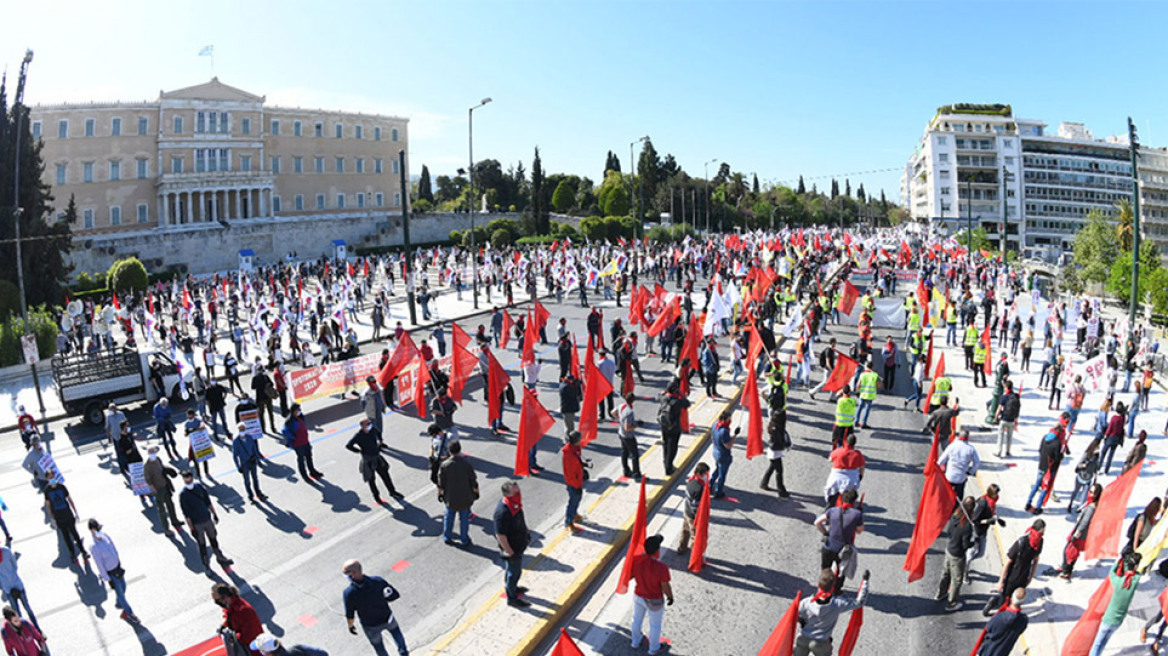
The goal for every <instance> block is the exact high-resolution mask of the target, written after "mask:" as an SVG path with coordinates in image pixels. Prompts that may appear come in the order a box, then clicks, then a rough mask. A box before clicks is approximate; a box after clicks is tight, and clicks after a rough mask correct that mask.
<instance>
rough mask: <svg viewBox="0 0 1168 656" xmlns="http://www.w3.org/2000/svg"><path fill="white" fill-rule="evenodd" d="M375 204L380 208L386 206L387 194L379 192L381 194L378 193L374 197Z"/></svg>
mask: <svg viewBox="0 0 1168 656" xmlns="http://www.w3.org/2000/svg"><path fill="white" fill-rule="evenodd" d="M373 204H374V205H376V206H378V207H381V206H382V205H385V194H383V193H381V192H380V191H379V192H377V193H376V194H375V195H374V196H373Z"/></svg>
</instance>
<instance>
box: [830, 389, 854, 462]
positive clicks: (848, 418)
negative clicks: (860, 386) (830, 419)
mask: <svg viewBox="0 0 1168 656" xmlns="http://www.w3.org/2000/svg"><path fill="white" fill-rule="evenodd" d="M856 407H857V406H856V399H854V398H852V388H851V386H849V385H844V388H843V389H842V390H840V398H839V400H838V401H836V402H835V425H834V426H833V427H832V429H831V448H833V449H835V448H838V447H839V445H840V444H842V443H843V441H844V439H845V438H846V437H847V436H848V435H850V434H851V433H853V432H854V430H853V429H854V428H855V426H856Z"/></svg>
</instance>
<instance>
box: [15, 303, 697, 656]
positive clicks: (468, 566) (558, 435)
mask: <svg viewBox="0 0 1168 656" xmlns="http://www.w3.org/2000/svg"><path fill="white" fill-rule="evenodd" d="M669 287H670V289H671V290H672V289H674V285H673V284H672V283H671V284H670V285H669ZM603 305H604V306H609V307H611V305H612V303H611V302H608V303H604V304H603ZM547 307H548V308H549V310H551V313H552V319H551V321H550V323H549V327H548V332H549V333H550V335H549V336H550V337H554V334H555V330H554V326H555V325H556V322H557V321H558V318H559V317H561V316H563V317H566V318H567V319H568V323H569V327H570V328H571V329H572V330H573V331H575V332H576V333H577V334H579V335H584V334H585V329H584V317H585V316H586V310H585V309H584V308H581V307H579V304H578V303H575V304H573V303H571V302H570V301H569V302H566V303H565V304H564V305H556V304H554V303H550V304H548V306H547ZM626 313H627V310H626V309H623V308H621V309H616V310H607V311H606V314H607V317H606V319H607V320H611V318H613V317H615V316H622V317H623V316H625V314H626ZM480 321H482V319H479V318H476V319H473V320H471V321H468V322H466V324H465V325H464V327H465V328H466V329H467V330H468V332H471V331H473V328H474V326H476V325H477V324H478V323H479V322H480ZM606 334H607V324H606ZM582 342H583V340H581V343H582ZM511 346H512V348H511V349H509V350H508V351H507V353H506V354H505V355H504V356H502V357H500V362H501V363H502V364H503V365H504V366H505V367H507V368H508V369H509V370H510V372H511V373H512V376H513V377H512V381H513V384H515V385H516V391H519V384H520V381H519V377H518V353H517V352H516V351H515V350H514V347H515V343H514V341H512V344H511ZM378 348H379V347H378ZM539 348H540V349H542V357H544V358H546V359H547V365H546V366H545V368H544V369H543V372H542V375H541V384H540V386H539V389H540V392H541V393H542V397H543V401H544V404H545V405H546V406H547V407H548V409H549V410H551V411H552V413H553V416H555V417H556V418H557V419H558V418H559V413H558V409H559V401H558V394H557V393H556V391H555V384H554V383H555V378H556V376H557V374H558V366H557V365H556V354H555V346H554V343H552V344H549V345H547V346H541V347H539ZM365 350H366V351H371V350H373V349H371V348H370V347H369V346H366V347H365ZM642 368H643V371H644V375H645V378H646V382H647V385H645V386H638V388H637V395H638V396H639V397H641V398H646V397H648V396H650V395H655V394H656V393H657V392H659V391H660V390H661V389H662V388H663V387H664V385H665V383H666V382H667V380H668V377H669V373H668V372H667V371H665V370H663V369H662V368H661V367H660V365H659V361H658V360H657V359H656V358H644V359H643V360H642ZM469 390H470V393H469V397H470V398H469V399H468V400H467V402H466V403H465V404H464V405H463V407H462V409H461V410H459V411H458V413H457V414H456V423H457V424H458V425H459V426H460V435H461V438H462V440H463V443H464V450H465V451H466V452H468V453H469V454H470V456H471V458H472V462H473V464H474V466H475V468H476V470H477V471H478V474H479V483H480V487H481V489H482V499H480V500H479V501H478V502H477V503H476V505H475V508H474V510H475V511H476V512H477V513H478V514H479V515H480V516H479V517H476V518H475V519H474V520H473V526H472V539H473V540H474V542H475V544H474V546H473V547H471V548H469V549H461V548H455V547H447V546H445V545H443V543H442V540H441V537H440V533H441V517H442V505H441V504H440V503H439V502H438V501H437V498H436V492H435V491H434V488H433V486H432V485H431V484H430V482H429V471H428V464H427V460H426V455H427V453H428V448H429V441H428V439H427V438H426V437H425V436H424V431H425V428H426V426H427V425H428V423H429V422H428V421H423V420H420V419H418V418H416V417H415V416H414V415H413V413H412V410H411V409H409V408H407V410H406V413H405V414H398V413H394V414H393V415H391V416H387V417H386V421H385V426H386V430H385V433H386V435H385V441H386V443H387V444H388V446H389V448H390V453H391V457H390V458H389V459H390V462H391V467H392V469H391V473H392V476H393V479H394V482H395V483H396V485H397V487H398V489H399V490H400V491H401V492H403V493H404V494H405V495H406V499H405V500H404V501H402V502H398V501H393V500H391V501H390V502H389V503H388V504H386V505H385V506H384V507H383V506H380V505H377V504H375V503H373V501H372V499H371V496H370V493H369V490H368V487H367V486H366V484H365V483H364V482H362V481H361V479H360V475H359V473H358V471H357V463H358V458H357V456H356V455H355V454H352V453H350V452H348V451H346V450H344V445H345V443H346V442H347V441H348V439H349V437H350V436H351V435H352V434H353V433H354V432H355V430H356V429H357V420H358V419H359V417H360V415H361V407H360V403H359V401H356V400H337V399H322V400H320V401H316V402H310V403H308V404H306V406H305V411H306V415H307V417H308V420H309V424H310V427H311V435H312V439H313V440H314V449H315V460H316V466H317V468H318V469H320V470H321V471H322V472H324V473H325V474H326V478H325V479H324V480H322V481H319V482H316V483H308V482H304V481H302V480H300V476H299V474H298V473H297V471H296V465H295V456H294V454H292V453H291V452H290V451H289V450H287V449H285V448H284V447H282V446H281V445H280V444H279V442H278V441H276V440H274V439H272V438H266V439H265V440H263V441H262V442H261V448H262V449H263V451H264V453H265V455H266V456H268V458H269V462H268V463H267V464H265V465H264V466H263V467H262V468H261V474H260V480H261V485H262V486H263V490H264V492H265V493H266V494H267V495H268V496H269V497H270V498H269V500H268V501H267V502H264V503H260V504H254V505H253V504H250V503H248V502H247V500H246V497H244V496H243V494H244V490H243V485H242V481H241V480H240V476H239V474H238V473H236V472H235V471H234V467H233V466H232V464H231V461H230V454H229V451H228V450H226V449H223V448H218V449H217V450H216V451H217V456H216V457H215V458H214V459H213V460H212V461H211V472H212V476H213V478H214V482H212V483H210V484H209V485H208V488H209V491H210V492H211V495H212V497H213V499H214V500H215V503H216V504H217V506H218V509H219V514H220V517H221V522H220V524H219V532H220V543H221V545H222V547H223V549H224V551H225V552H226V554H227V555H228V556H229V557H231V558H233V559H234V560H235V565H234V567H233V568H232V571H230V572H226V573H225V572H223V571H222V570H220V569H219V568H218V567H216V568H215V572H214V573H212V574H207V573H205V572H204V571H203V568H202V566H201V564H200V563H199V559H198V555H197V549H196V547H195V544H194V542H193V540H191V539H190V538H189V537H187V536H186V535H183V536H181V537H175V538H173V539H168V538H167V537H165V536H164V535H163V534H162V533H161V532H159V530H158V528H157V525H156V521H155V519H154V510H153V509H152V508H149V506H148V505H147V504H146V503H145V502H143V501H140V500H138V499H136V498H135V497H134V496H133V495H132V494H131V493H130V491H129V490H128V489H127V487H126V486H125V484H124V483H123V480H122V478H121V476H120V475H119V474H117V473H116V464H114V462H113V461H112V459H111V457H110V452H109V451H108V450H104V449H102V447H101V446H100V444H99V443H98V440H97V439H96V430H94V429H92V428H89V427H84V426H80V425H77V424H76V422H73V423H70V424H69V425H67V426H61V424H60V423H57V424H56V425H54V426H53V429H54V430H55V431H56V439H55V440H53V442H52V447H51V448H52V450H53V452H54V454H55V456H56V458H57V462H58V464H59V466H60V467H61V469H62V471H63V473H64V476H65V479H66V485H67V486H68V487H69V489H70V491H71V492H72V494H73V497H74V499H75V502H76V504H77V509H78V512H79V513H80V516H81V518H82V520H81V527H82V532H83V533H84V522H85V521H86V520H87V519H88V518H90V517H98V518H100V520H101V521H102V523H103V524H104V525H105V529H106V532H107V533H109V534H110V535H111V536H112V538H113V540H114V541H115V543H116V544H117V546H118V547H119V550H120V551H121V555H122V561H123V565H124V567H125V569H126V571H127V578H128V582H129V589H128V592H127V597H128V599H129V601H130V604H131V605H132V606H133V608H134V611H135V612H136V613H137V615H138V616H139V617H140V618H141V620H142V624H141V625H140V626H133V625H130V624H128V623H126V622H123V621H121V620H119V619H118V618H117V615H118V612H119V611H117V610H116V609H114V608H113V601H114V600H113V597H112V594H108V593H109V590H108V589H107V588H105V587H103V586H102V584H101V582H100V580H99V579H98V578H97V577H96V574H95V573H94V572H93V570H91V569H89V568H83V567H81V566H79V565H76V564H71V563H70V562H69V560H68V555H67V553H68V552H67V550H66V548H65V546H64V544H63V543H62V542H61V541H60V540H59V538H58V536H57V533H56V532H55V531H53V530H52V529H51V527H50V526H49V525H48V524H47V522H46V521H45V516H44V513H43V511H42V510H38V507H41V506H42V500H41V498H40V497H39V496H38V495H36V494H35V492H34V489H33V488H32V486H31V484H30V483H29V481H28V476H27V475H26V474H25V473H24V472H23V471H22V470H20V460H21V459H22V458H23V455H24V451H23V448H22V447H21V446H20V442H19V440H18V439H16V436H15V435H14V434H13V433H7V434H5V436H4V439H3V440H2V441H0V472H3V474H4V478H3V480H4V486H3V487H2V488H0V494H2V495H3V496H4V498H5V500H6V501H7V503H8V506H9V508H10V511H9V512H7V513H5V520H6V521H7V523H8V526H9V529H10V530H11V531H12V532H13V534H14V535H15V536H16V538H17V539H16V541H15V542H14V543H13V545H12V548H13V550H14V551H16V552H18V553H19V554H20V559H19V565H20V571H21V574H22V576H23V578H24V581H25V583H26V586H27V587H28V592H29V598H30V600H31V603H32V605H33V609H34V611H36V612H37V615H38V620H40V623H41V626H42V627H43V628H44V630H45V632H46V634H47V635H48V637H49V640H50V645H51V647H52V648H53V650H54V653H58V654H117V655H119V656H120V655H122V654H139V653H141V654H146V655H155V654H165V653H170V652H175V651H178V650H181V649H183V648H186V647H188V646H190V645H193V644H196V643H199V642H202V641H203V640H206V639H207V638H210V637H212V636H213V632H214V630H215V628H216V627H217V626H218V624H219V622H220V611H219V609H218V608H217V607H215V606H214V605H213V603H212V602H211V600H210V596H209V589H210V586H211V583H212V582H213V581H218V580H226V581H229V582H232V583H233V584H235V585H237V586H238V587H239V588H240V589H241V590H243V591H244V596H245V598H246V599H248V601H250V602H251V603H252V604H253V605H254V606H255V607H256V610H257V611H258V612H259V614H260V617H261V619H262V620H263V622H264V624H265V626H267V627H268V628H269V629H270V630H271V631H272V632H273V633H275V634H277V635H285V636H287V637H288V639H289V640H290V641H291V642H303V643H306V644H310V645H313V646H317V647H320V648H324V649H327V650H328V651H329V652H330V653H334V654H360V653H371V649H370V648H369V646H368V644H367V643H366V642H365V640H364V638H363V637H354V636H350V635H349V634H348V632H347V631H346V630H345V622H344V620H343V616H342V612H343V611H342V602H341V592H342V590H343V589H344V587H345V585H346V583H347V582H346V580H345V578H344V577H343V575H342V574H341V572H340V566H341V563H342V562H343V561H344V560H346V559H348V558H354V557H355V558H359V559H360V560H361V561H362V562H363V563H364V565H365V571H366V572H367V573H371V574H377V575H380V576H384V577H386V578H387V579H388V580H390V581H391V582H392V583H393V584H394V585H395V586H396V587H398V588H399V589H400V590H401V592H402V598H401V600H400V601H398V602H396V603H395V604H394V611H395V613H396V615H397V617H398V620H399V622H401V624H402V626H403V629H404V631H405V635H406V638H407V641H408V643H409V644H410V647H411V650H412V651H414V652H415V653H425V646H426V645H429V644H431V643H433V642H434V641H435V640H437V639H438V638H439V637H441V636H442V635H443V634H444V633H446V632H447V631H449V630H450V629H451V628H453V627H454V626H455V625H456V624H457V623H458V622H459V621H460V619H462V618H463V616H464V614H465V613H466V611H467V610H468V609H466V608H464V603H463V600H466V599H469V598H472V597H473V596H474V593H475V592H476V591H482V590H483V589H484V586H499V587H501V578H502V577H501V569H500V568H499V565H498V560H497V559H496V558H495V553H496V549H495V547H494V540H493V538H492V536H491V534H490V519H489V518H490V516H491V514H492V513H493V510H494V507H495V504H496V503H497V501H498V499H499V498H500V492H499V484H500V483H501V482H502V481H503V480H506V479H507V478H508V477H509V476H510V474H511V470H512V463H513V462H514V452H515V447H514V443H515V442H514V433H512V434H511V435H509V436H507V437H506V438H500V437H493V436H491V435H490V433H489V431H487V430H486V428H485V427H486V425H487V419H486V415H487V409H486V404H485V403H484V402H483V396H482V391H481V388H480V384H479V383H478V382H477V381H476V382H474V383H473V384H472V385H471V386H470V388H469ZM700 394H701V390H700V389H698V390H696V391H695V392H694V395H695V398H696V396H697V395H700ZM655 406H656V404H653V405H652V406H650V405H649V404H648V403H645V405H643V406H642V409H641V413H642V416H647V417H649V418H652V417H653V416H654V415H653V414H651V413H652V412H653V411H652V410H650V407H652V408H655ZM228 411H229V413H230V411H231V407H229V409H228ZM517 413H518V406H514V407H508V408H506V411H505V418H504V419H505V423H506V424H507V425H508V426H510V427H511V428H513V429H514V428H516V427H517V422H518V414H517ZM129 418H130V420H131V422H132V423H133V424H134V425H135V427H136V428H140V427H144V426H149V425H150V424H151V423H152V422H150V421H149V418H148V416H147V413H146V411H145V409H137V410H134V411H133V412H131V413H130V415H129ZM63 433H64V434H63ZM563 434H564V429H563V424H562V423H558V424H557V426H556V427H555V428H553V429H552V431H551V432H550V433H549V435H548V437H546V438H545V439H544V440H543V441H542V442H541V445H540V458H539V459H540V462H541V464H543V465H544V466H546V467H547V468H548V469H547V471H546V473H544V474H543V475H541V476H540V477H538V478H533V479H530V480H526V481H524V483H523V485H524V503H525V509H526V512H527V516H528V521H529V524H530V525H531V527H532V529H533V533H534V534H535V535H536V544H535V546H534V547H533V548H538V546H539V539H540V536H542V535H545V534H547V533H549V532H551V531H552V530H553V529H555V528H556V527H558V526H559V524H560V523H561V522H562V514H563V508H564V504H565V502H566V494H565V492H564V488H563V484H562V479H561V476H560V474H559V472H560V462H559V457H558V454H557V453H556V451H557V450H558V448H559V446H560V444H561V443H562V442H561V439H562V436H563ZM142 435H144V436H146V435H149V436H150V438H151V439H150V443H153V442H154V440H153V439H152V438H153V431H152V429H149V430H144V431H143V432H142ZM66 436H68V438H72V439H71V440H70V439H68V438H67V437H66ZM179 441H180V448H182V446H183V445H182V441H183V440H182V438H181V437H180V438H179ZM647 441H648V439H647V438H646V439H645V442H647ZM139 446H140V448H142V450H143V452H144V450H145V446H146V443H145V442H141V443H140V445H139ZM586 455H587V456H588V457H591V458H592V459H593V460H594V461H595V463H596V469H595V470H594V480H593V481H592V482H591V483H589V485H588V490H587V491H586V495H585V500H584V505H585V506H586V505H587V503H588V498H589V497H590V496H592V495H594V494H597V493H599V492H600V491H601V490H603V488H604V486H605V485H606V484H607V483H608V482H609V481H611V479H612V478H615V476H616V475H619V455H620V449H619V446H618V445H617V440H616V435H615V424H605V425H602V427H601V434H600V439H599V440H598V441H597V442H595V443H594V444H593V445H590V446H589V448H588V452H587V454H586ZM178 464H179V463H176V465H178ZM379 485H380V483H379ZM383 496H386V495H385V494H384V491H383ZM86 541H87V543H88V542H89V541H90V540H89V538H88V536H87V535H86Z"/></svg>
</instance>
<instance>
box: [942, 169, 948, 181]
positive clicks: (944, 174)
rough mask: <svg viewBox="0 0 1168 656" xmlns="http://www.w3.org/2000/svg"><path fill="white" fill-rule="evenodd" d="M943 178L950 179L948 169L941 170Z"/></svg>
mask: <svg viewBox="0 0 1168 656" xmlns="http://www.w3.org/2000/svg"><path fill="white" fill-rule="evenodd" d="M941 179H942V180H948V179H949V172H948V171H941Z"/></svg>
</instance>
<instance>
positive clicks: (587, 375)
mask: <svg viewBox="0 0 1168 656" xmlns="http://www.w3.org/2000/svg"><path fill="white" fill-rule="evenodd" d="M609 394H612V383H610V382H608V379H607V378H605V377H604V374H602V373H600V369H599V368H598V367H597V366H596V363H594V362H593V361H592V343H591V342H589V343H588V352H587V353H585V354H584V404H583V407H582V408H581V409H580V436H581V440H580V442H581V444H582V445H585V446H586V445H587V444H588V443H589V442H591V441H592V440H595V439H596V432H597V429H598V426H599V422H600V417H599V415H600V404H601V403H603V402H604V399H605V398H606V397H608V395H609Z"/></svg>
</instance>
